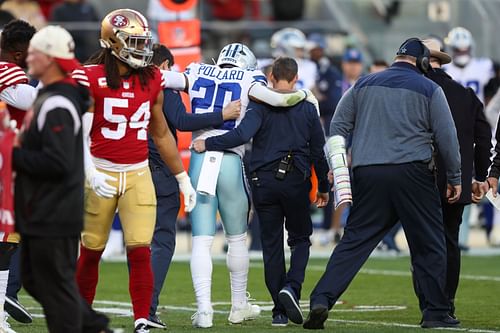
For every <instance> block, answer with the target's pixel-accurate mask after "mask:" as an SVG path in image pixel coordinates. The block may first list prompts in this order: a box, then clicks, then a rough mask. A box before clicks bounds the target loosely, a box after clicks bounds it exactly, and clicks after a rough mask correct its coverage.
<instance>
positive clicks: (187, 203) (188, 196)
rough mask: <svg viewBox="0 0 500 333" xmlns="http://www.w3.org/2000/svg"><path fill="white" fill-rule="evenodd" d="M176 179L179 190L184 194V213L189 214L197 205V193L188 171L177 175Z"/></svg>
mask: <svg viewBox="0 0 500 333" xmlns="http://www.w3.org/2000/svg"><path fill="white" fill-rule="evenodd" d="M175 179H177V182H178V183H179V189H180V190H181V192H182V194H184V211H185V212H187V213H189V212H190V211H192V210H193V208H194V206H195V205H196V191H195V190H194V188H193V185H191V179H190V178H189V176H188V174H187V173H186V171H182V172H181V173H178V174H176V175H175Z"/></svg>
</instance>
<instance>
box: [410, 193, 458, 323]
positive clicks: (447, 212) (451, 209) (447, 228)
mask: <svg viewBox="0 0 500 333" xmlns="http://www.w3.org/2000/svg"><path fill="white" fill-rule="evenodd" d="M442 207H443V221H444V232H445V236H446V267H447V271H446V288H445V292H446V297H447V298H448V301H449V304H450V312H451V313H452V314H454V313H455V295H456V293H457V289H458V281H459V279H460V263H461V253H460V247H459V246H458V234H459V232H460V224H461V223H462V214H463V212H464V207H465V205H464V204H460V203H457V204H452V205H450V204H449V203H447V202H446V201H445V199H442ZM413 287H414V289H415V294H416V295H417V297H418V299H419V305H420V309H421V310H422V311H424V310H425V306H426V301H425V296H424V294H423V293H422V291H421V288H420V285H419V283H418V281H417V279H416V278H415V276H414V277H413Z"/></svg>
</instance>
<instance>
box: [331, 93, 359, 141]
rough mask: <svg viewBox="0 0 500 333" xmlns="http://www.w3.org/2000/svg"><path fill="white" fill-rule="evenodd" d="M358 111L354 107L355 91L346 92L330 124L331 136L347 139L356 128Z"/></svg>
mask: <svg viewBox="0 0 500 333" xmlns="http://www.w3.org/2000/svg"><path fill="white" fill-rule="evenodd" d="M355 119H356V110H355V107H354V89H353V88H352V87H351V88H350V89H349V90H347V91H346V93H345V94H344V96H342V98H341V99H340V101H339V104H338V105H337V108H336V109H335V113H334V114H333V118H332V121H331V123H330V135H331V136H333V135H340V136H343V137H344V138H346V137H347V136H348V135H349V133H350V132H351V131H352V129H353V128H354V121H355Z"/></svg>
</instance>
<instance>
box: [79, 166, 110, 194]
mask: <svg viewBox="0 0 500 333" xmlns="http://www.w3.org/2000/svg"><path fill="white" fill-rule="evenodd" d="M85 175H86V177H87V181H88V182H89V185H90V188H92V190H94V192H95V193H96V194H97V195H98V196H100V197H102V198H107V199H110V198H112V197H113V196H115V195H116V193H117V190H116V187H115V186H113V185H109V184H108V183H107V182H106V181H107V180H109V181H116V180H117V179H116V178H115V177H112V176H110V175H107V174H105V173H104V172H100V171H99V170H97V169H96V168H95V167H91V168H87V170H85Z"/></svg>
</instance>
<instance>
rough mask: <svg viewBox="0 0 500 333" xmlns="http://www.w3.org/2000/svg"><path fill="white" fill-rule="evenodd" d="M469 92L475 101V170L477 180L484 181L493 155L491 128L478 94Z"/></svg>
mask: <svg viewBox="0 0 500 333" xmlns="http://www.w3.org/2000/svg"><path fill="white" fill-rule="evenodd" d="M468 90H469V95H470V97H471V98H472V99H473V100H474V104H473V105H474V111H475V116H476V118H475V123H474V170H475V178H476V179H477V180H479V181H484V180H485V179H486V176H487V175H488V167H489V166H490V155H491V153H490V152H491V127H490V124H489V123H488V121H487V120H486V117H485V115H484V112H483V104H482V103H481V102H480V101H479V99H478V98H477V97H476V94H475V93H474V92H473V91H472V90H470V89H468Z"/></svg>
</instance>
